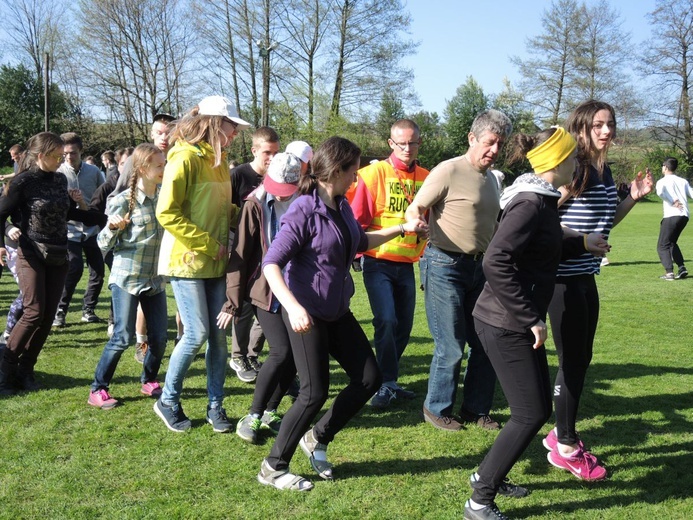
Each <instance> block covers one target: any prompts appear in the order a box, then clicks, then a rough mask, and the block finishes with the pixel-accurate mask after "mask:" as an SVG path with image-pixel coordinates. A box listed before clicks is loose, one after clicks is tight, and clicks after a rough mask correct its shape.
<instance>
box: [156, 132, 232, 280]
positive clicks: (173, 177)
mask: <svg viewBox="0 0 693 520" xmlns="http://www.w3.org/2000/svg"><path fill="white" fill-rule="evenodd" d="M156 218H157V219H158V220H159V222H160V223H161V225H162V226H163V228H164V237H163V240H162V242H161V250H160V252H159V274H161V275H165V276H175V277H180V278H217V277H220V276H224V275H225V274H226V264H227V262H228V257H227V256H224V257H223V258H220V259H218V260H214V258H215V257H216V256H217V254H218V253H219V248H220V247H221V246H222V245H224V246H226V245H227V244H228V239H229V228H230V227H231V226H234V227H235V225H236V220H237V218H238V207H237V206H236V205H235V204H232V202H231V179H230V177H229V167H228V163H227V162H226V157H225V156H224V157H223V158H222V161H221V163H220V164H219V166H217V167H214V150H213V149H212V147H211V146H210V145H209V144H207V143H205V142H201V143H198V144H196V145H191V144H188V143H186V142H184V141H178V142H177V143H176V144H175V146H174V147H173V148H171V150H169V152H168V162H167V163H166V169H165V170H164V180H163V183H162V185H161V192H160V193H159V202H158V204H157V206H156Z"/></svg>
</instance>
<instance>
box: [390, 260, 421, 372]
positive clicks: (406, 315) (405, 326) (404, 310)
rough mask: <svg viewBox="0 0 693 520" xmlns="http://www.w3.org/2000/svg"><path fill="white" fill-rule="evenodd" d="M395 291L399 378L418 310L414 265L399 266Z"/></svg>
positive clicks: (402, 264)
mask: <svg viewBox="0 0 693 520" xmlns="http://www.w3.org/2000/svg"><path fill="white" fill-rule="evenodd" d="M394 289H395V302H396V305H395V312H396V313H397V332H396V334H395V344H396V345H397V376H398V377H399V359H400V358H401V357H402V354H404V350H405V349H406V348H407V345H408V344H409V338H410V336H411V330H412V328H413V326H414V311H415V310H416V279H415V277H414V265H413V264H405V263H401V264H398V265H397V282H396V284H395V286H394Z"/></svg>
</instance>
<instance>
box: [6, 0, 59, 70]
mask: <svg viewBox="0 0 693 520" xmlns="http://www.w3.org/2000/svg"><path fill="white" fill-rule="evenodd" d="M1 3H2V6H3V8H4V10H6V13H5V17H4V25H5V27H6V29H7V32H8V38H7V42H6V44H5V45H7V47H8V48H10V49H11V50H12V51H13V52H14V55H15V57H16V58H18V59H19V61H21V62H22V63H26V64H27V65H30V66H31V68H32V69H33V70H34V71H35V72H36V77H37V78H42V77H43V58H44V54H46V53H48V54H49V55H50V56H51V59H54V58H55V57H56V55H61V54H62V53H61V52H60V51H61V50H62V49H61V41H60V33H61V31H60V26H59V23H60V19H61V15H62V13H63V11H64V10H65V6H64V4H63V2H61V1H60V0H56V1H55V2H44V1H42V0H1Z"/></svg>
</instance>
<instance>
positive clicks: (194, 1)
mask: <svg viewBox="0 0 693 520" xmlns="http://www.w3.org/2000/svg"><path fill="white" fill-rule="evenodd" d="M0 9H1V12H2V15H3V18H4V20H5V33H4V36H5V38H4V40H5V41H4V43H5V45H4V48H5V54H4V55H3V56H2V60H3V61H5V62H6V63H5V65H2V67H1V68H0V147H1V148H2V150H3V152H4V154H3V157H2V161H3V164H4V163H5V161H6V159H7V158H6V157H5V155H6V150H7V149H8V148H9V146H11V145H12V144H14V143H15V142H18V141H22V140H25V139H26V138H27V137H29V136H30V135H31V134H32V133H35V132H37V131H40V130H41V129H42V114H43V106H42V94H41V93H42V84H43V79H44V75H45V74H49V79H50V83H51V85H52V86H51V99H52V105H51V129H53V130H55V131H62V130H65V129H68V128H69V129H71V130H75V131H78V132H80V133H82V134H83V135H84V136H85V138H86V142H87V143H90V145H91V146H92V147H94V152H96V153H98V151H100V150H103V149H106V148H115V147H118V146H125V145H128V146H129V145H132V144H137V143H139V142H142V141H145V140H147V138H148V126H149V122H150V121H151V118H152V116H153V115H154V114H155V113H157V112H169V113H172V114H174V115H177V114H181V113H183V112H184V111H185V110H187V109H188V108H189V107H190V106H191V105H193V104H194V103H195V102H196V101H197V99H198V98H199V97H201V93H204V94H207V93H212V92H213V93H221V94H223V95H226V96H227V97H229V98H230V99H232V100H233V101H234V102H235V103H236V104H237V106H238V107H239V109H240V112H241V116H242V117H244V118H245V119H247V120H248V121H250V122H252V124H253V125H254V126H256V127H257V126H261V125H262V124H270V125H271V126H273V127H274V128H275V129H277V131H278V132H279V133H280V135H281V136H282V137H283V139H287V140H288V139H299V138H300V139H304V140H307V141H309V142H311V143H319V142H320V141H322V140H323V139H324V138H325V137H327V136H329V135H333V134H335V133H339V134H340V135H344V136H345V137H348V138H351V139H352V140H354V141H355V142H357V143H358V144H359V145H360V146H361V147H362V149H363V150H364V153H365V154H368V155H374V156H379V155H385V154H387V152H388V148H387V145H386V142H385V139H386V138H387V136H388V132H389V125H390V124H391V122H392V121H393V120H394V119H396V118H399V117H405V116H406V117H410V118H412V119H414V120H416V121H417V123H418V124H419V126H420V127H421V129H422V135H423V138H424V140H425V143H426V144H425V146H424V147H422V150H421V154H420V158H421V162H422V163H423V164H424V166H427V167H432V166H434V165H435V164H437V163H438V162H440V161H441V160H444V159H446V158H448V157H452V156H455V155H458V154H460V153H463V152H464V151H465V150H466V147H467V137H466V136H467V132H468V130H469V126H470V124H471V120H472V119H473V117H474V115H475V114H476V113H478V112H479V111H480V110H483V109H485V108H490V107H493V108H498V109H500V110H503V111H504V112H506V113H507V114H508V115H509V116H510V117H511V119H512V120H513V122H514V124H515V128H516V130H518V131H526V132H532V131H534V130H536V129H538V128H541V127H545V126H549V125H552V124H560V123H561V122H562V121H564V119H565V117H566V116H567V114H568V113H569V112H570V110H571V109H572V107H574V106H575V105H576V104H577V103H579V102H580V101H582V100H585V99H589V98H597V99H602V100H604V101H607V102H610V103H611V104H613V105H614V106H615V108H616V111H617V115H618V123H619V139H618V140H617V147H616V148H617V150H615V154H612V157H615V158H616V162H617V163H618V165H619V166H618V167H617V168H616V169H615V171H616V172H617V173H618V172H621V173H623V175H624V176H628V175H630V174H631V173H632V172H631V171H630V170H632V169H634V168H636V167H637V166H638V163H643V162H645V161H650V160H660V156H663V155H668V154H674V155H676V156H678V157H679V158H680V159H681V161H682V163H683V167H682V170H683V171H687V170H688V169H689V168H690V165H693V128H692V125H691V106H690V86H689V82H688V78H689V77H691V72H692V70H691V68H692V67H693V59H691V49H693V31H691V27H693V0H657V2H656V7H655V9H654V10H653V11H652V12H650V13H648V14H647V17H648V22H649V23H650V26H651V28H652V32H651V37H650V38H649V39H648V40H647V41H646V42H645V44H644V45H643V46H642V47H640V48H638V49H635V48H633V46H632V45H631V36H630V35H629V34H628V33H627V32H625V31H623V29H622V26H623V19H622V17H621V15H620V13H619V12H618V11H617V10H616V9H615V8H614V7H613V6H612V5H611V4H610V2H609V1H608V0H593V1H590V2H587V1H578V0H553V1H552V2H551V4H548V5H547V7H546V8H545V10H544V11H543V12H542V14H541V16H542V32H541V33H540V34H536V35H528V36H527V38H526V53H525V57H522V58H521V57H512V63H513V64H514V65H515V66H516V67H517V70H518V71H519V72H520V76H521V80H520V81H519V82H518V83H517V84H511V83H510V82H509V81H506V82H505V85H504V88H503V91H502V92H500V93H485V92H484V91H483V89H482V88H481V86H480V85H479V84H478V83H477V82H476V81H475V80H474V77H473V71H470V74H469V76H468V78H467V81H466V82H465V83H464V84H463V85H461V86H460V87H459V88H458V89H457V91H456V92H455V94H454V95H453V96H452V97H451V99H449V100H448V101H447V104H446V107H445V110H444V113H443V114H437V113H435V112H430V111H426V110H425V108H424V107H421V105H420V102H419V101H418V99H417V96H416V92H414V91H412V89H411V87H410V86H409V85H407V84H403V82H401V81H400V78H402V77H407V75H408V74H412V73H415V72H416V71H411V70H407V69H406V68H404V67H403V66H402V58H404V57H406V56H409V55H412V54H415V53H416V49H417V43H416V42H414V41H412V40H411V37H410V34H409V30H410V27H411V17H410V15H409V13H408V11H407V9H406V5H405V3H404V2H403V1H402V0H157V1H154V0H77V2H71V3H68V1H67V0H54V1H53V2H43V1H42V0H0ZM46 53H47V54H49V56H50V60H51V63H52V66H51V67H50V68H49V70H44V65H43V63H44V55H45V54H46ZM461 59H463V56H462V57H461ZM643 80H646V81H643ZM643 84H646V85H649V87H645V88H643V87H642V86H641V85H643ZM244 138H245V139H238V140H237V142H236V143H235V144H234V146H235V148H234V149H233V150H232V154H235V156H236V157H237V158H238V159H240V160H246V159H247V158H248V149H249V142H248V141H247V136H244ZM499 166H500V167H502V168H504V169H505V170H508V169H509V167H508V165H505V164H504V163H503V160H502V158H501V162H500V164H499ZM524 167H526V165H517V166H515V167H514V169H512V171H519V170H521V169H522V168H524Z"/></svg>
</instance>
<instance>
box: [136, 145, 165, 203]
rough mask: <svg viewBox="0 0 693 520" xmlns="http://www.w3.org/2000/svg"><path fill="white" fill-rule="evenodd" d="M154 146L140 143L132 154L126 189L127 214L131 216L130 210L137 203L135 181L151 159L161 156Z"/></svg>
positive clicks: (149, 163)
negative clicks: (127, 194)
mask: <svg viewBox="0 0 693 520" xmlns="http://www.w3.org/2000/svg"><path fill="white" fill-rule="evenodd" d="M161 153H162V152H161V150H159V149H158V148H157V147H156V146H154V145H153V144H151V143H142V144H141V145H139V146H138V147H137V148H135V151H134V152H133V153H132V174H131V175H130V181H129V184H128V187H129V188H130V198H129V199H128V213H129V214H130V216H132V209H133V208H134V207H135V202H136V201H137V181H138V180H139V179H140V177H141V176H142V174H143V173H144V172H145V171H146V170H147V168H148V167H149V166H150V165H151V163H152V158H153V157H154V156H155V155H157V154H161Z"/></svg>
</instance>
